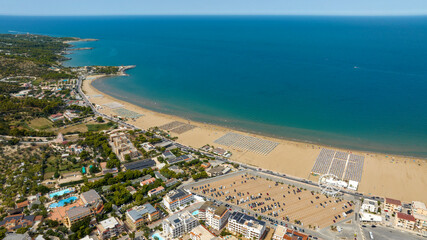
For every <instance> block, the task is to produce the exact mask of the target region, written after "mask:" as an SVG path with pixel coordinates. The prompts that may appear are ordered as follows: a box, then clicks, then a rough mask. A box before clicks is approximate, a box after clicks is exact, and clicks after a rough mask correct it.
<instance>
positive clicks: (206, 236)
mask: <svg viewBox="0 0 427 240" xmlns="http://www.w3.org/2000/svg"><path fill="white" fill-rule="evenodd" d="M190 239H191V240H213V239H220V238H217V237H215V235H213V234H212V233H211V232H209V230H207V229H206V228H205V227H204V226H203V225H199V226H197V227H195V228H193V230H191V232H190Z"/></svg>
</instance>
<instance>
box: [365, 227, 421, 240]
mask: <svg viewBox="0 0 427 240" xmlns="http://www.w3.org/2000/svg"><path fill="white" fill-rule="evenodd" d="M362 231H363V234H364V235H365V239H367V240H368V239H371V237H370V235H369V232H372V235H373V237H374V238H373V239H375V240H390V239H399V240H400V239H402V240H403V239H404V240H420V239H423V240H425V239H427V238H423V237H421V236H417V235H414V234H411V233H408V232H404V231H400V230H397V229H394V228H388V227H383V226H377V227H374V228H373V227H371V226H366V227H363V228H362Z"/></svg>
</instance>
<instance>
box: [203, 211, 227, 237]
mask: <svg viewBox="0 0 427 240" xmlns="http://www.w3.org/2000/svg"><path fill="white" fill-rule="evenodd" d="M229 216H230V211H229V210H228V208H226V207H225V206H215V205H211V206H209V207H208V208H207V211H206V224H207V225H209V226H211V227H212V228H213V229H215V230H218V231H219V230H221V229H222V228H223V227H224V226H225V224H226V223H227V220H228V217H229Z"/></svg>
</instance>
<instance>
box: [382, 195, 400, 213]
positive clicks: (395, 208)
mask: <svg viewBox="0 0 427 240" xmlns="http://www.w3.org/2000/svg"><path fill="white" fill-rule="evenodd" d="M384 210H385V211H386V212H389V213H391V214H393V213H396V212H400V211H402V202H401V201H399V200H396V199H392V198H385V201H384Z"/></svg>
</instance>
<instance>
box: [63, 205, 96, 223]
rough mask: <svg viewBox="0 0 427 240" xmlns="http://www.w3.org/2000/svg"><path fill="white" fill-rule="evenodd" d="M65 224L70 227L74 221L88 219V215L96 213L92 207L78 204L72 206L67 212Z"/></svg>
mask: <svg viewBox="0 0 427 240" xmlns="http://www.w3.org/2000/svg"><path fill="white" fill-rule="evenodd" d="M65 213H66V218H65V222H64V224H65V226H67V227H68V228H70V227H71V226H72V225H73V224H74V223H76V222H78V221H81V220H83V219H86V218H87V217H93V216H94V215H95V214H94V212H93V211H91V210H90V208H87V207H83V206H78V207H74V208H70V209H69V210H67V211H66V212H65Z"/></svg>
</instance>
